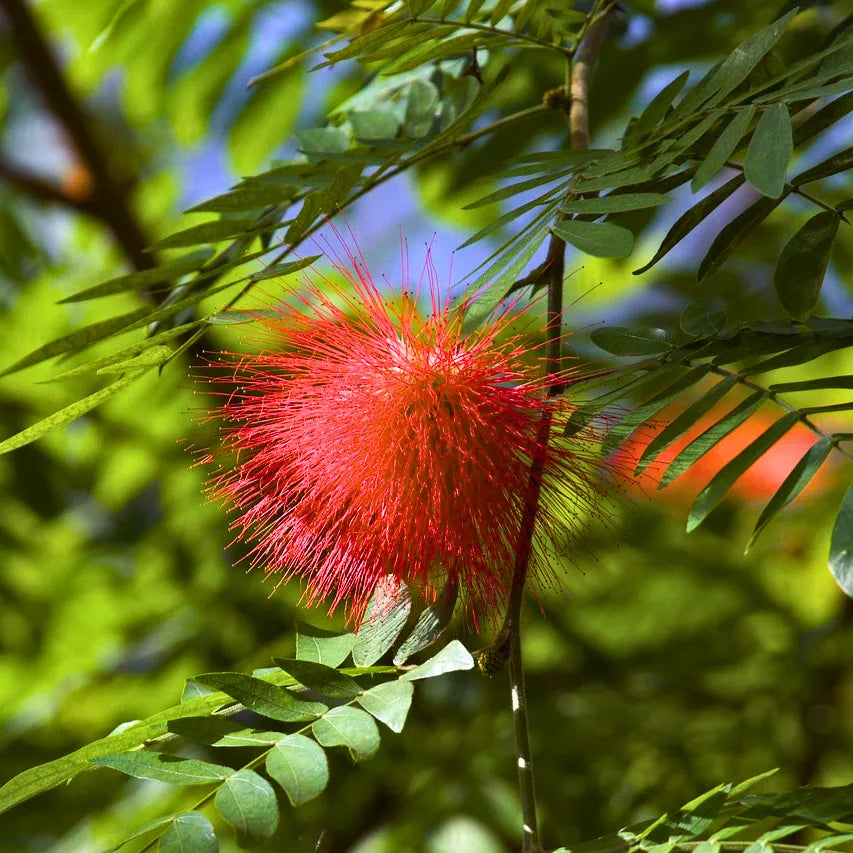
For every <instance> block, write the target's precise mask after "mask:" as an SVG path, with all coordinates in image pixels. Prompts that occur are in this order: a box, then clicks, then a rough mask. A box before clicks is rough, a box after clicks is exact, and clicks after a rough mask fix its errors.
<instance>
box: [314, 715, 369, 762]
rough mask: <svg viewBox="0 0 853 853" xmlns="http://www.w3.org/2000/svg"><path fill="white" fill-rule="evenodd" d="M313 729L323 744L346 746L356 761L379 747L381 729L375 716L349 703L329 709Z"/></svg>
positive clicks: (366, 756)
mask: <svg viewBox="0 0 853 853" xmlns="http://www.w3.org/2000/svg"><path fill="white" fill-rule="evenodd" d="M311 730H312V731H313V732H314V737H315V738H317V742H318V743H319V744H320V745H321V746H345V747H347V748H348V749H349V751H350V754H351V755H352V757H353V758H354V759H355V760H356V761H361V760H362V759H364V758H370V757H371V756H372V755H373V754H374V753H375V752H376V750H377V749H379V729H377V728H376V723H374V722H373V718H372V717H371V716H370V715H369V714H366V713H365V712H364V711H361V710H359V709H358V708H351V707H350V706H349V705H339V706H338V707H337V708H332V709H331V710H330V711H327V712H326V713H325V714H324V715H323V716H322V717H320V719H319V720H317V721H316V722H315V723H314V724H313V725H312V726H311Z"/></svg>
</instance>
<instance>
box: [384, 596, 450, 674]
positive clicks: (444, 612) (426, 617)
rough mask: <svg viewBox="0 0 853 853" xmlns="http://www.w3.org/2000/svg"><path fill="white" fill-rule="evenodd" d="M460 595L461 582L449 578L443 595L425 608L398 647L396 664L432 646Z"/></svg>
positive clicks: (446, 623)
mask: <svg viewBox="0 0 853 853" xmlns="http://www.w3.org/2000/svg"><path fill="white" fill-rule="evenodd" d="M458 597H459V584H458V583H457V582H456V581H455V580H448V581H447V583H446V584H445V587H444V589H443V590H442V592H441V595H440V596H439V597H438V599H437V600H436V601H435V602H433V603H432V604H430V605H429V606H428V607H425V608H424V610H423V612H422V613H421V614H420V615H419V616H418V619H417V622H415V627H414V628H412V631H411V633H410V634H409V636H408V637H406V639H405V640H404V641H403V643H401V645H400V648H399V649H397V653H396V654H395V655H394V665H395V666H402V665H403V664H404V663H405V662H406V660H407V659H408V658H409V657H410V656H411V655H413V654H415V653H416V652H419V651H420V650H421V649H425V648H426V647H427V646H431V645H432V644H433V643H434V642H435V641H436V640H437V639H438V638H439V637H440V636H441V634H442V632H443V631H444V629H445V628H446V627H447V626H448V624H449V623H450V620H451V618H452V616H453V610H454V608H455V607H456V600H457V598H458Z"/></svg>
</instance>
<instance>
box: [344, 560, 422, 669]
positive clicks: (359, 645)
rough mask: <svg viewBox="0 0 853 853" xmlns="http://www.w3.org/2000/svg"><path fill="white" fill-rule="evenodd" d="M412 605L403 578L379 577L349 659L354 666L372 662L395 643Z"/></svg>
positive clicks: (370, 664) (367, 664)
mask: <svg viewBox="0 0 853 853" xmlns="http://www.w3.org/2000/svg"><path fill="white" fill-rule="evenodd" d="M395 584H396V587H395V586H394V585H395ZM411 607H412V600H411V598H409V590H408V588H407V587H406V585H405V584H404V583H403V582H402V581H397V580H395V579H394V578H393V577H391V576H390V575H386V576H385V577H384V578H381V579H380V580H379V582H378V583H377V585H376V590H375V591H374V593H373V595H372V596H371V597H370V601H369V602H368V604H367V610H366V612H365V614H364V619H362V622H361V625H359V628H358V633H357V635H356V641H355V645H354V646H353V649H352V660H353V663H354V664H355V665H356V666H372V665H373V664H374V663H376V661H378V660H379V658H381V657H382V655H384V654H385V652H387V651H388V649H390V648H391V646H392V645H394V641H395V640H396V639H397V637H398V636H399V635H400V631H402V630H403V626H404V625H405V624H406V619H408V617H409V610H411Z"/></svg>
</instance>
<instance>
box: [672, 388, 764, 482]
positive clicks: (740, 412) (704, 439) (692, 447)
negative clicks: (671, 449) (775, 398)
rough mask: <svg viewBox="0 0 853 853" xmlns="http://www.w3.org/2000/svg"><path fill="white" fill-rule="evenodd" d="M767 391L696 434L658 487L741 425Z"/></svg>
mask: <svg viewBox="0 0 853 853" xmlns="http://www.w3.org/2000/svg"><path fill="white" fill-rule="evenodd" d="M767 397H768V392H767V391H756V392H755V393H753V394H751V395H750V396H749V397H747V398H746V399H745V400H743V401H742V402H741V403H739V404H738V405H737V406H735V407H734V408H733V409H732V410H731V411H730V412H728V413H727V414H725V415H723V416H722V417H721V418H720V419H719V420H718V421H717V422H716V423H714V424H712V425H711V426H710V427H708V429H706V430H705V431H704V432H703V433H702V434H701V435H698V436H696V438H694V439H693V441H691V442H690V444H688V445H687V447H685V448H684V450H682V451H681V452H680V453H679V454H678V456H676V457H675V459H673V460H672V462H670V463H669V466H668V467H667V469H666V472H665V473H664V475H663V477H662V478H661V481H660V483H659V484H658V489H663V488H664V487H665V486H668V485H669V484H670V483H671V482H672V481H673V480H674V479H675V478H676V477H680V476H681V475H682V474H683V473H684V472H685V471H686V470H687V469H688V468H689V467H690V466H691V465H692V464H693V463H694V462H696V461H697V460H699V459H700V458H701V457H703V456H704V455H705V454H706V453H707V452H708V451H709V450H710V449H711V448H712V447H714V445H716V444H717V443H718V442H720V441H722V440H723V439H724V438H725V437H726V436H727V435H728V434H729V433H731V432H733V431H734V430H735V429H737V427H739V426H740V425H741V424H742V423H743V422H744V421H745V420H746V419H747V418H748V417H749V416H750V415H751V414H752V413H753V412H755V411H756V409H758V408H759V407H760V406H761V405H762V403H764V401H765V400H766V399H767Z"/></svg>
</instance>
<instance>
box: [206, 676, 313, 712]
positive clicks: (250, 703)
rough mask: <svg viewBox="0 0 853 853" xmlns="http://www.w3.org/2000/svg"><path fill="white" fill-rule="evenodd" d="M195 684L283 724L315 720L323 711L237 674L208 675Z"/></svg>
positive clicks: (274, 686) (253, 679) (270, 685)
mask: <svg viewBox="0 0 853 853" xmlns="http://www.w3.org/2000/svg"><path fill="white" fill-rule="evenodd" d="M194 678H195V680H196V681H198V682H199V683H200V684H206V685H208V686H209V687H213V688H215V689H216V690H221V691H222V692H224V693H227V694H228V695H229V696H231V697H232V698H234V699H236V700H237V701H238V702H241V703H242V704H243V705H245V706H246V707H247V708H250V709H251V710H252V711H255V712H256V713H258V714H263V716H265V717H270V719H273V720H281V721H282V722H285V723H296V722H305V721H307V720H314V719H316V718H317V717H319V716H320V715H321V714H323V713H324V712H325V711H326V706H325V705H323V704H321V703H320V702H303V701H301V700H299V699H297V698H296V697H295V696H294V695H293V694H292V693H290V692H289V691H288V690H285V689H284V688H283V687H279V686H278V685H276V684H271V683H270V682H269V681H263V680H262V679H260V678H253V677H252V676H251V675H243V674H241V673H239V672H208V673H205V674H203V675H196V676H195V677H194Z"/></svg>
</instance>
